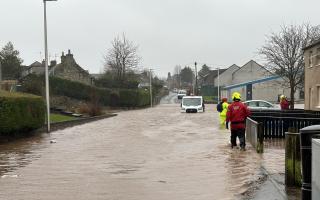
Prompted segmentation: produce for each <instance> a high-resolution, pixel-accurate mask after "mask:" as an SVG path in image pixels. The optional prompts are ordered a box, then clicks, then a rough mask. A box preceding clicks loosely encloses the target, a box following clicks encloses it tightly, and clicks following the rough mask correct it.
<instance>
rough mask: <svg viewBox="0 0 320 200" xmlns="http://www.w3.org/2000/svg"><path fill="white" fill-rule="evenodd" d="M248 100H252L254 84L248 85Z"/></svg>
mask: <svg viewBox="0 0 320 200" xmlns="http://www.w3.org/2000/svg"><path fill="white" fill-rule="evenodd" d="M246 100H247V101H248V100H252V84H248V85H247V95H246Z"/></svg>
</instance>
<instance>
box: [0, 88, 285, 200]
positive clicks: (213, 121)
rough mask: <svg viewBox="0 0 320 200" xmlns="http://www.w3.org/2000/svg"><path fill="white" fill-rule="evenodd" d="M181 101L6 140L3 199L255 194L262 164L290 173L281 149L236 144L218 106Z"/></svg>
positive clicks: (1, 151) (205, 198)
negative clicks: (188, 109) (183, 105)
mask: <svg viewBox="0 0 320 200" xmlns="http://www.w3.org/2000/svg"><path fill="white" fill-rule="evenodd" d="M179 106H180V105H179V103H178V102H177V100H176V96H175V95H174V94H171V95H170V96H169V97H167V98H165V99H163V100H162V102H161V105H159V106H156V107H154V108H148V109H141V110H133V111H126V112H119V113H118V116H116V117H113V118H107V119H103V120H99V121H96V122H92V123H88V124H84V125H80V126H76V127H72V128H68V129H65V130H61V131H56V132H53V133H51V134H50V135H43V136H40V137H33V138H27V139H23V140H19V141H17V142H13V143H10V144H2V145H0V177H1V178H0V188H1V189H0V199H6V200H25V199H32V200H33V199H39V200H40V199H46V200H51V199H52V200H53V199H55V200H56V199H65V200H69V199H72V200H73V199H79V200H82V199H83V200H85V199H86V200H87V199H103V200H105V199H111V200H144V199H145V200H158V199H159V200H160V199H161V200H162V199H176V200H178V199H179V200H189V199H190V200H194V199H197V200H212V199H222V200H224V199H225V200H227V199H249V196H250V198H251V197H252V198H254V195H253V196H252V195H249V194H248V190H250V189H252V188H254V187H255V186H256V184H257V183H258V182H259V180H262V179H263V177H265V176H264V174H263V170H261V167H262V166H265V168H266V169H267V170H268V171H270V172H271V173H273V174H281V172H282V173H283V172H284V164H283V163H284V162H283V163H281V162H279V160H281V161H282V160H283V161H284V154H283V153H281V152H284V151H283V150H279V149H281V148H275V149H272V148H269V149H270V150H269V151H266V154H263V155H259V154H257V153H256V152H255V151H254V149H252V148H251V146H250V145H249V144H248V145H247V151H245V152H243V151H240V150H239V149H230V147H229V143H228V142H229V131H228V130H220V129H219V127H218V124H219V122H218V113H217V112H216V111H215V106H214V105H206V112H205V113H195V114H185V113H180V110H179V108H180V107H179ZM50 141H54V142H53V143H50ZM260 182H261V181H260ZM257 195H258V194H257ZM257 195H256V196H257Z"/></svg>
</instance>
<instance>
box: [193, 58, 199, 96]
mask: <svg viewBox="0 0 320 200" xmlns="http://www.w3.org/2000/svg"><path fill="white" fill-rule="evenodd" d="M194 67H195V70H196V92H195V95H196V96H198V71H197V62H195V63H194Z"/></svg>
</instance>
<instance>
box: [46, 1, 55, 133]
mask: <svg viewBox="0 0 320 200" xmlns="http://www.w3.org/2000/svg"><path fill="white" fill-rule="evenodd" d="M47 1H57V0H43V5H44V50H45V77H46V103H47V132H48V133H49V132H50V97H49V70H48V39H47Z"/></svg>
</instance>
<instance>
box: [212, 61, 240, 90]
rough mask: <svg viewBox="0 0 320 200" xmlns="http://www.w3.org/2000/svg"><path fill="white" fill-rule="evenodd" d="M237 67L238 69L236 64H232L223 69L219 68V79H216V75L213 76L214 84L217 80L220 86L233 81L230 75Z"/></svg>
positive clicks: (216, 83)
mask: <svg viewBox="0 0 320 200" xmlns="http://www.w3.org/2000/svg"><path fill="white" fill-rule="evenodd" d="M238 69H240V67H239V66H238V65H235V64H233V65H231V66H230V67H228V68H227V69H225V70H220V74H219V79H218V76H217V77H215V79H214V85H215V86H217V85H218V81H219V85H220V87H221V86H227V85H231V84H232V83H233V79H232V77H233V76H232V75H233V73H234V72H235V71H237V70H238Z"/></svg>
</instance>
